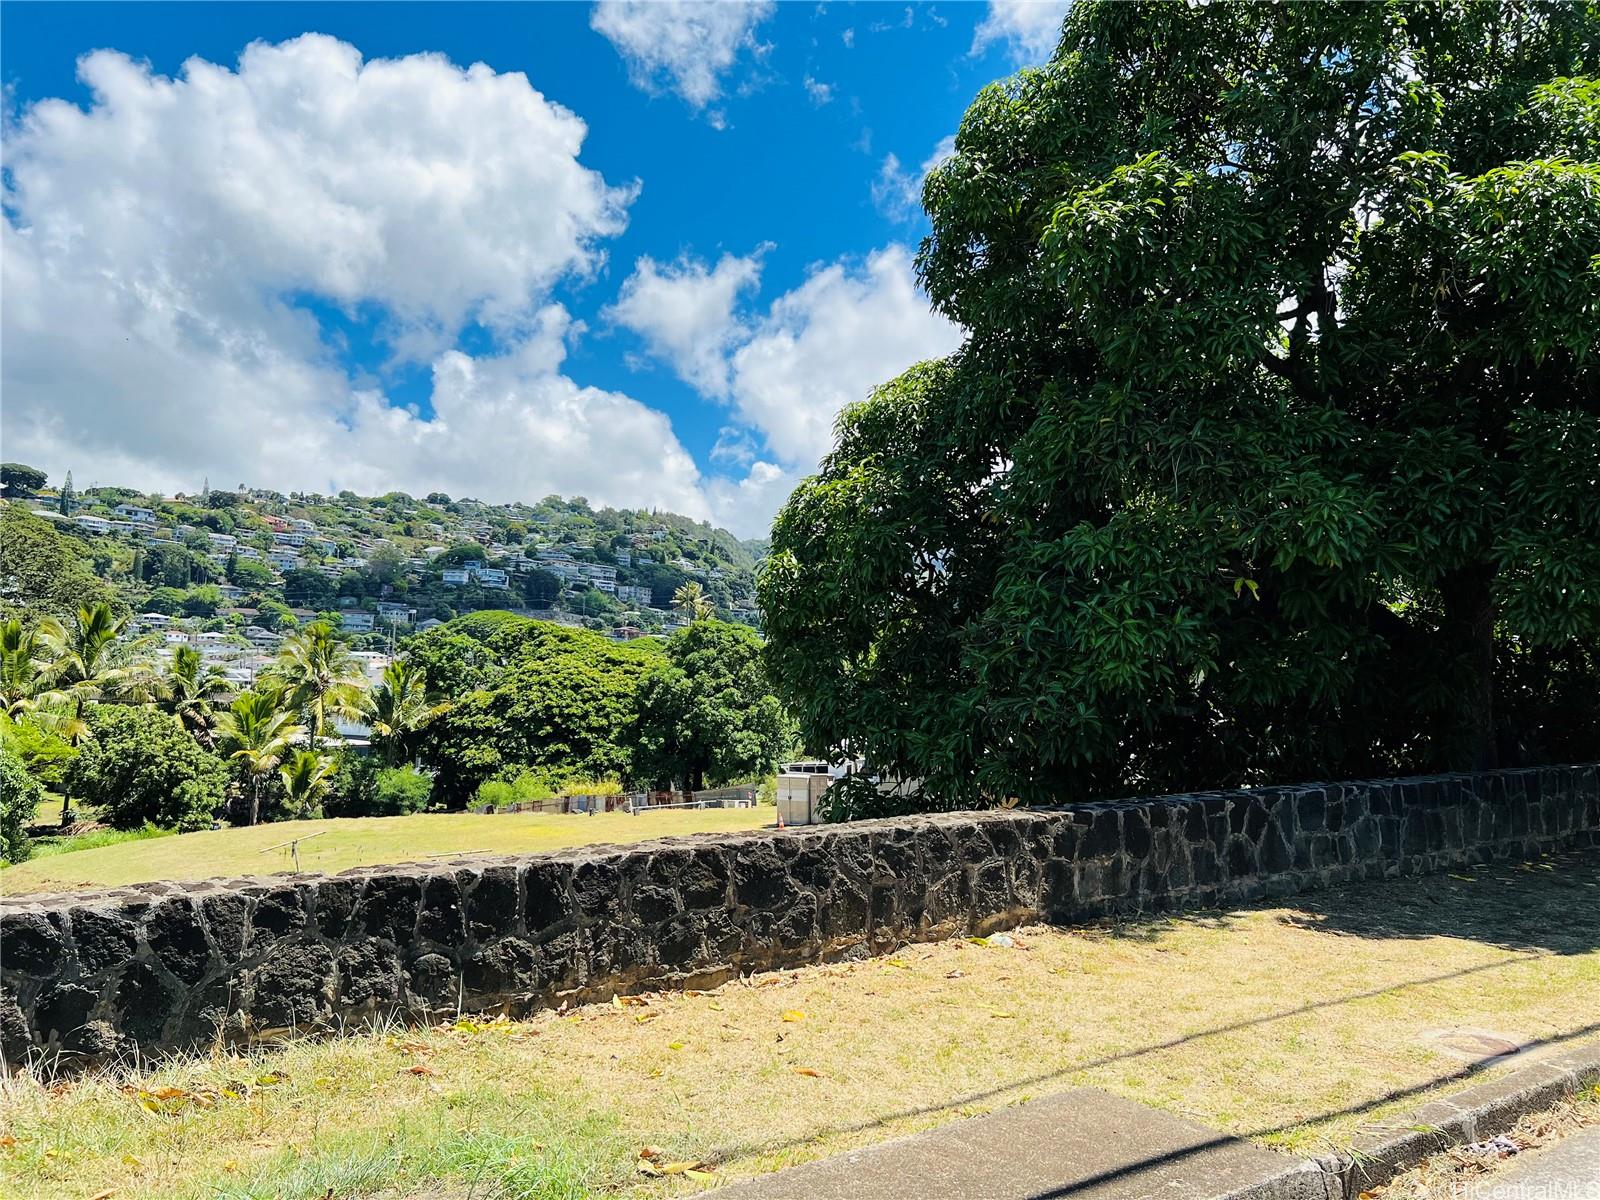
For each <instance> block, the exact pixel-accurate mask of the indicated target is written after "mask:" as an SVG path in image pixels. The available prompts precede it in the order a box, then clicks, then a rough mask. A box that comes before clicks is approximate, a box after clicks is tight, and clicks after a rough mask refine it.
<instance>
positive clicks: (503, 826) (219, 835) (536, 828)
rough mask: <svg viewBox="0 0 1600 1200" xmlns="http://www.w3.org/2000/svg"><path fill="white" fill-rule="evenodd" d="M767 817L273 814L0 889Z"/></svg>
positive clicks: (31, 872)
mask: <svg viewBox="0 0 1600 1200" xmlns="http://www.w3.org/2000/svg"><path fill="white" fill-rule="evenodd" d="M776 819H777V817H776V810H774V809H773V808H771V807H770V806H766V807H757V808H706V809H673V810H670V811H667V812H654V813H641V814H639V815H638V816H632V815H630V814H628V813H622V812H615V813H601V814H597V815H595V816H571V815H564V814H555V813H506V814H503V815H478V814H475V813H419V814H417V815H415V816H409V817H350V818H344V819H339V820H327V821H282V822H276V823H273V824H268V825H257V826H255V827H253V828H248V829H218V830H210V831H207V832H204V833H185V834H180V835H178V836H177V837H162V838H151V839H148V840H144V841H135V842H122V843H119V844H117V845H114V846H101V847H99V848H97V849H94V850H79V851H74V852H73V853H70V854H56V855H52V856H50V857H48V858H41V859H39V860H38V861H36V862H26V863H21V864H19V865H17V866H15V867H8V868H6V869H5V870H4V871H0V893H4V894H6V895H16V894H18V893H21V892H52V891H66V890H69V889H72V890H76V889H81V888H89V887H112V886H116V885H119V884H125V883H145V882H148V881H150V880H153V879H209V878H213V877H215V876H232V875H266V874H272V873H275V872H280V871H292V870H293V869H294V864H293V862H292V861H291V860H290V857H289V849H288V847H286V846H285V847H282V848H279V849H269V847H272V846H275V845H277V844H278V843H279V842H283V841H286V840H287V839H289V838H299V839H302V840H301V844H300V869H301V870H302V871H343V870H345V869H346V868H348V867H360V866H368V865H371V864H373V863H391V862H408V861H413V860H416V859H420V858H428V857H430V856H433V855H442V854H459V853H468V852H473V851H482V852H484V853H487V854H522V853H527V852H530V851H537V850H562V849H566V848H568V847H571V846H588V845H596V844H599V843H604V842H612V843H616V842H639V841H644V840H646V839H649V838H658V837H669V836H673V835H677V834H684V833H725V832H728V831H730V830H737V829H757V828H760V827H761V826H763V825H770V824H772V823H773V822H774V821H775V820H776ZM312 834H316V835H318V836H316V837H312V836H311V835H312Z"/></svg>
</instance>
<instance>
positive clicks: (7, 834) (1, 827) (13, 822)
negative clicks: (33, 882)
mask: <svg viewBox="0 0 1600 1200" xmlns="http://www.w3.org/2000/svg"><path fill="white" fill-rule="evenodd" d="M43 800H44V788H42V787H40V786H39V781H38V780H37V779H35V778H34V777H33V776H32V775H30V774H28V770H27V768H26V767H24V766H23V765H22V759H21V758H19V757H18V756H17V755H16V754H15V753H13V752H12V751H11V749H10V748H9V747H7V746H0V859H4V860H5V861H6V862H7V863H19V862H22V861H23V860H25V859H26V858H27V857H28V856H29V855H30V854H32V852H33V848H32V846H31V845H30V843H29V841H28V826H29V825H31V824H33V814H34V812H35V811H36V810H37V809H38V807H39V804H40V803H41V802H42V801H43Z"/></svg>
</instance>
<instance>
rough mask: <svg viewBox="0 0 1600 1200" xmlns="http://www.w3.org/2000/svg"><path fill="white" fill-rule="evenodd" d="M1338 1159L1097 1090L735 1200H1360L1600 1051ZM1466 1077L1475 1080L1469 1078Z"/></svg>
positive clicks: (1510, 1081)
mask: <svg viewBox="0 0 1600 1200" xmlns="http://www.w3.org/2000/svg"><path fill="white" fill-rule="evenodd" d="M1528 1059H1529V1061H1527V1062H1526V1063H1524V1064H1523V1065H1521V1066H1519V1067H1517V1068H1516V1069H1514V1070H1512V1071H1510V1072H1509V1073H1507V1074H1505V1075H1502V1076H1500V1077H1498V1078H1495V1079H1490V1080H1486V1081H1484V1082H1482V1083H1478V1084H1474V1085H1473V1086H1471V1087H1468V1088H1466V1089H1465V1090H1463V1091H1460V1092H1457V1093H1456V1094H1455V1095H1453V1096H1451V1097H1449V1098H1448V1099H1444V1100H1434V1101H1431V1102H1429V1103H1427V1104H1424V1105H1423V1106H1422V1107H1421V1108H1418V1109H1415V1110H1413V1111H1411V1112H1409V1113H1406V1114H1403V1115H1402V1116H1399V1117H1396V1118H1394V1119H1393V1120H1391V1121H1388V1122H1386V1123H1385V1127H1384V1128H1383V1129H1380V1130H1375V1131H1373V1132H1371V1133H1366V1134H1362V1135H1360V1136H1358V1137H1357V1138H1356V1139H1355V1140H1354V1142H1353V1143H1352V1144H1351V1145H1350V1147H1349V1148H1348V1149H1347V1150H1345V1151H1341V1152H1338V1153H1333V1154H1325V1155H1320V1156H1316V1157H1311V1158H1298V1159H1296V1158H1292V1157H1289V1156H1287V1155H1284V1154H1282V1153H1279V1152H1275V1151H1271V1150H1267V1149H1264V1148H1263V1147H1261V1146H1258V1145H1254V1144H1252V1143H1250V1142H1248V1141H1246V1140H1244V1139H1242V1138H1239V1137H1234V1136H1231V1135H1229V1134H1225V1133H1221V1132H1219V1131H1217V1130H1214V1129H1208V1128H1206V1127H1204V1126H1201V1125H1197V1124H1195V1123H1194V1122H1191V1121H1186V1120H1183V1119H1181V1118H1178V1117H1175V1116H1173V1115H1172V1114H1170V1113H1165V1112H1162V1111H1160V1110H1158V1109H1153V1108H1149V1107H1147V1106H1145V1105H1142V1104H1137V1103H1135V1102H1134V1101H1131V1100H1125V1099H1122V1098H1120V1097H1117V1096H1113V1095H1110V1094H1109V1093H1106V1092H1102V1091H1100V1090H1098V1089H1095V1088H1073V1089H1069V1090H1068V1091H1065V1092H1061V1093H1057V1094H1055V1095H1053V1096H1047V1097H1044V1098H1042V1099H1038V1100H1031V1101H1028V1102H1027V1103H1024V1104H1021V1105H1017V1106H1014V1107H1011V1108H1002V1109H998V1110H996V1111H995V1112H992V1113H989V1114H986V1115H984V1116H981V1117H969V1118H966V1119H965V1120H960V1121H955V1122H952V1123H949V1124H945V1125H940V1126H935V1127H934V1128H932V1129H928V1130H924V1131H923V1132H921V1133H916V1134H910V1135H907V1136H905V1137H901V1138H895V1139H891V1140H890V1141H887V1142H880V1143H878V1144H876V1145H873V1146H867V1147H863V1148H862V1149H859V1150H854V1151H847V1152H844V1153H842V1154H838V1155H836V1156H833V1157H830V1158H824V1159H819V1160H817V1161H815V1162H811V1163H807V1164H805V1165H803V1166H797V1167H789V1168H787V1169H785V1170H780V1171H776V1172H772V1173H770V1174H766V1175H758V1176H755V1177H753V1178H750V1179H746V1180H741V1181H738V1182H735V1183H732V1184H729V1185H728V1186H727V1187H726V1188H724V1189H723V1190H721V1191H719V1193H718V1194H719V1195H726V1196H728V1197H729V1198H730V1200H735V1198H737V1200H903V1198H904V1197H907V1196H935V1195H937V1196H944V1197H959V1198H961V1200H1002V1198H1003V1200H1358V1197H1359V1196H1360V1194H1361V1193H1362V1192H1363V1191H1366V1190H1367V1189H1369V1188H1374V1187H1377V1186H1379V1185H1380V1184H1384V1183H1387V1182H1388V1181H1389V1180H1391V1179H1393V1178H1394V1177H1395V1176H1396V1175H1398V1174H1400V1173H1401V1172H1402V1171H1406V1170H1409V1169H1410V1168H1411V1167H1413V1166H1415V1165H1416V1164H1417V1163H1419V1162H1421V1161H1422V1160H1423V1159H1425V1158H1427V1157H1428V1156H1429V1155H1431V1154H1437V1153H1438V1152H1439V1151H1441V1150H1445V1149H1447V1148H1449V1147H1451V1146H1456V1145H1462V1144H1465V1143H1467V1142H1473V1141H1479V1140H1482V1139H1485V1138H1489V1137H1493V1136H1494V1135H1495V1134H1497V1133H1502V1132H1504V1131H1505V1130H1507V1129H1510V1128H1511V1127H1512V1126H1513V1125H1515V1124H1516V1122H1517V1121H1518V1120H1519V1119H1520V1118H1521V1117H1522V1116H1524V1115H1525V1114H1527V1113H1530V1112H1537V1111H1539V1110H1540V1109H1544V1108H1549V1107H1550V1106H1551V1105H1553V1104H1555V1103H1556V1102H1558V1101H1559V1100H1561V1099H1562V1098H1563V1097H1564V1096H1567V1095H1570V1094H1571V1093H1573V1092H1575V1091H1577V1090H1578V1089H1580V1088H1582V1087H1585V1086H1589V1085H1591V1084H1594V1083H1597V1082H1600V1040H1596V1041H1593V1042H1590V1043H1587V1044H1585V1045H1582V1046H1578V1047H1575V1048H1571V1049H1567V1050H1564V1051H1560V1052H1549V1051H1543V1052H1541V1051H1532V1052H1529V1054H1528ZM1469 1070H1470V1068H1469Z"/></svg>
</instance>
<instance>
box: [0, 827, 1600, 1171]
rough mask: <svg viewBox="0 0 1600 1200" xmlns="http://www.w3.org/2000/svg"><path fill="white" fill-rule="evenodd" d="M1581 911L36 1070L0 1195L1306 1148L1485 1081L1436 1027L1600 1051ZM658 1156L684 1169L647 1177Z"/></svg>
mask: <svg viewBox="0 0 1600 1200" xmlns="http://www.w3.org/2000/svg"><path fill="white" fill-rule="evenodd" d="M1597 907H1600V855H1596V854H1590V855H1587V856H1583V857H1574V858H1569V859H1564V860H1561V861H1559V862H1547V863H1544V864H1541V865H1540V866H1538V867H1534V868H1528V869H1521V868H1519V869H1504V870H1492V871H1491V870H1481V871H1477V872H1474V873H1473V874H1471V875H1470V876H1434V877H1432V878H1429V879H1426V880H1400V881H1393V882H1390V883H1385V884H1381V885H1372V886H1367V887H1352V888H1346V889H1336V890H1333V891H1328V892H1323V893H1319V894H1317V895H1315V896H1311V897H1306V898H1304V899H1302V900H1300V901H1296V902H1289V903H1276V904H1272V905H1262V906H1257V907H1250V908H1244V909H1240V910H1237V911H1232V912H1227V913H1211V914H1201V915H1195V916H1186V917H1181V918H1171V919H1167V918H1161V919H1152V920H1148V921H1138V922H1131V923H1126V924H1121V925H1105V926H1101V927H1096V928H1091V929H1086V930H1057V929H1051V928H1046V927H1034V928H1029V929H1024V930H1019V931H1017V932H1016V933H1015V934H1014V935H1012V939H1011V941H1012V944H1010V945H1002V944H997V943H996V942H994V941H992V940H990V941H984V942H981V943H977V942H972V941H967V940H964V939H957V940H954V941H949V942H944V943H939V944H932V945H925V946H912V947H907V948H905V949H904V950H902V951H901V952H899V953H898V954H896V955H893V956H890V957H886V958H880V959H875V960H871V961H867V962H861V963H853V964H839V965H833V966H819V967H811V968H805V969H802V970H797V971H790V972H784V973H780V974H774V975H766V976H758V977H755V978H752V979H749V980H745V981H742V982H738V983H732V984H729V985H727V986H725V987H722V988H720V989H718V990H716V991H714V992H700V993H686V994H669V995H653V996H650V997H646V998H643V1001H644V1002H643V1003H633V1002H629V1003H620V1002H619V1003H616V1004H601V1005H593V1006H589V1007H586V1008H582V1009H579V1010H577V1011H574V1012H570V1013H547V1014H544V1015H541V1016H538V1017H536V1018H534V1019H531V1020H528V1021H520V1022H508V1021H496V1022H491V1023H488V1024H486V1025H480V1024H477V1023H472V1022H466V1023H463V1024H461V1025H459V1026H457V1027H454V1028H440V1029H430V1030H392V1031H387V1032H384V1031H380V1032H376V1033H372V1034H364V1035H360V1036H352V1037H346V1038H343V1039H339V1040H336V1041H331V1042H323V1043H300V1044H296V1045H293V1046H291V1047H289V1048H287V1049H285V1050H282V1051H276V1052H261V1053H258V1054H254V1055H250V1056H233V1055H219V1056H216V1057H213V1058H199V1059H195V1060H190V1061H186V1062H181V1063H173V1064H169V1065H167V1066H165V1067H163V1068H162V1069H160V1070H158V1071H156V1072H154V1073H153V1074H151V1075H148V1076H144V1077H139V1078H129V1079H106V1078H97V1079H90V1080H84V1081H81V1082H78V1083H75V1084H70V1085H65V1086H56V1087H53V1088H52V1087H50V1086H47V1085H46V1084H44V1083H41V1082H39V1081H37V1080H34V1079H32V1078H31V1077H28V1076H26V1075H25V1076H22V1077H20V1078H18V1079H16V1080H13V1081H11V1082H9V1083H5V1084H0V1089H3V1090H0V1109H3V1110H4V1112H5V1114H6V1116H5V1118H4V1119H5V1120H6V1121H8V1122H9V1126H8V1130H7V1137H8V1138H9V1139H12V1140H9V1141H6V1142H5V1143H4V1147H5V1148H4V1149H3V1150H0V1169H3V1170H4V1171H5V1172H6V1173H7V1174H8V1175H9V1177H10V1179H9V1186H10V1189H11V1191H10V1192H7V1193H6V1194H8V1195H9V1194H15V1195H16V1196H18V1197H19V1198H23V1200H43V1198H45V1197H51V1198H60V1200H88V1198H89V1197H94V1196H97V1195H102V1194H105V1193H107V1191H108V1190H110V1189H115V1190H114V1195H115V1198H116V1200H145V1198H149V1200H154V1198H155V1197H162V1198H170V1200H200V1198H201V1197H208V1198H222V1200H246V1198H251V1200H267V1198H269V1197H271V1198H274V1200H276V1198H280V1197H281V1198H283V1200H301V1198H320V1197H324V1196H327V1195H330V1194H331V1195H333V1196H335V1197H338V1198H340V1200H350V1198H352V1197H375V1198H381V1200H468V1198H469V1197H470V1198H471V1200H558V1198H560V1200H568V1198H575V1197H581V1196H589V1195H594V1194H605V1195H622V1196H638V1197H651V1198H653V1197H658V1196H665V1195H672V1194H677V1193H679V1192H682V1191H687V1190H693V1189H696V1188H700V1187H703V1186H709V1184H710V1183H712V1182H714V1181H716V1180H720V1179H729V1178H736V1177H739V1176H742V1175H749V1174H753V1173H756V1172H761V1171H767V1170H772V1169H776V1168H778V1167H782V1166H785V1165H788V1164H791V1163H796V1162H801V1161H805V1160H808V1159H812V1158H817V1157H820V1156H823V1155H826V1154H832V1153H837V1152H839V1151H843V1150H847V1149H850V1148H852V1147H855V1146H859V1145H862V1144H865V1143H868V1142H872V1141H877V1140H881V1139H884V1138H887V1137H891V1136H894V1135H897V1134H900V1133H905V1132H910V1131H912V1130H916V1129H919V1128H924V1127H927V1126H930V1125H934V1124H937V1123H939V1122H942V1121H948V1120H951V1119H953V1118H955V1117H957V1116H962V1115H967V1114H972V1113H979V1112H983V1111H986V1110H989V1109H993V1108H997V1107H1000V1106H1003V1105H1007V1104H1012V1103H1016V1102H1019V1101H1022V1100H1025V1099H1028V1098H1031V1097H1036V1096H1041V1095H1045V1094H1047V1093H1050V1092H1053V1091H1057V1090H1060V1089H1064V1088H1067V1087H1073V1086H1078V1085H1091V1086H1095V1087H1101V1088H1105V1089H1106V1090H1108V1091H1111V1092H1114V1093H1117V1094H1120V1095H1123V1096H1127V1097H1130V1098H1132V1099H1134V1100H1137V1101H1140V1102H1143V1103H1146V1104H1150V1105H1154V1106H1156V1107H1158V1108H1162V1109H1166V1110H1169V1111H1172V1112H1176V1113H1180V1114H1182V1115H1185V1116H1188V1117H1191V1118H1193V1119H1196V1120H1199V1121H1201V1122H1204V1123H1206V1124H1209V1125H1212V1126H1214V1127H1216V1128H1218V1129H1223V1130H1227V1131H1229V1132H1232V1133H1236V1134H1241V1135H1245V1136H1249V1137H1252V1138H1254V1139H1256V1140H1258V1141H1260V1142H1262V1143H1264V1144H1268V1145H1273V1146H1278V1147H1282V1148H1286V1149H1302V1150H1311V1149H1317V1148H1322V1147H1326V1146H1329V1145H1337V1144H1339V1143H1340V1142H1342V1141H1343V1140H1345V1139H1347V1138H1348V1137H1350V1136H1351V1134H1352V1133H1353V1132H1355V1131H1356V1130H1357V1129H1359V1128H1362V1127H1370V1126H1372V1125H1374V1124H1381V1123H1384V1122H1393V1121H1395V1120H1397V1119H1401V1116H1402V1114H1403V1113H1405V1112H1406V1111H1408V1110H1409V1109H1411V1108H1413V1107H1415V1106H1417V1105H1419V1104H1421V1103H1423V1102H1424V1101H1425V1100H1427V1099H1429V1098H1431V1097H1432V1096H1434V1095H1436V1094H1439V1093H1441V1092H1444V1091H1448V1090H1451V1089H1453V1088H1459V1087H1462V1086H1465V1085H1466V1084H1467V1083H1469V1082H1472V1081H1474V1080H1475V1079H1476V1078H1481V1077H1482V1076H1481V1074H1480V1075H1474V1074H1473V1072H1474V1070H1475V1069H1476V1068H1475V1067H1474V1065H1473V1064H1471V1063H1469V1062H1467V1061H1465V1060H1463V1058H1462V1057H1460V1055H1459V1054H1458V1053H1457V1052H1456V1051H1455V1050H1453V1049H1452V1048H1451V1047H1450V1045H1449V1044H1447V1043H1446V1042H1443V1041H1441V1040H1440V1037H1439V1035H1440V1033H1441V1032H1442V1031H1450V1030H1461V1029H1476V1030H1485V1031H1490V1032H1493V1033H1496V1034H1499V1035H1503V1036H1505V1037H1508V1038H1511V1039H1514V1040H1517V1041H1527V1042H1536V1043H1542V1044H1544V1045H1546V1046H1550V1045H1557V1046H1572V1045H1574V1044H1576V1043H1577V1042H1579V1041H1588V1040H1593V1039H1595V1038H1596V1037H1600V1034H1597V1032H1596V1021H1597V1015H1600V923H1597V921H1596V918H1595V913H1596V911H1597ZM1492 1069H1503V1068H1492ZM647 1146H651V1147H658V1148H659V1149H660V1151H661V1154H660V1155H659V1156H658V1161H659V1162H663V1163H665V1162H674V1163H675V1164H679V1165H681V1164H685V1163H699V1164H701V1165H700V1166H698V1167H696V1168H695V1170H696V1171H698V1172H700V1174H698V1175H695V1176H691V1175H690V1174H689V1172H688V1171H687V1170H680V1171H678V1172H675V1173H673V1174H671V1175H669V1176H665V1177H650V1176H647V1175H645V1174H643V1173H641V1172H640V1170H639V1164H640V1158H639V1154H640V1151H641V1149H643V1148H645V1147H647ZM653 1169H657V1170H659V1169H661V1168H660V1167H659V1166H657V1167H654V1168H653ZM0 1191H4V1189H3V1188H0Z"/></svg>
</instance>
